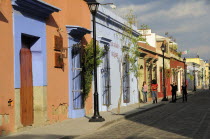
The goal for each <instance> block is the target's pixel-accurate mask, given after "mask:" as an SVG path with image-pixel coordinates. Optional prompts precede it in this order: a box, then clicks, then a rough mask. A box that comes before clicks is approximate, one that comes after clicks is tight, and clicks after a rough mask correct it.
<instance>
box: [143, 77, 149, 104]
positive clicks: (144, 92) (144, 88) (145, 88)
mask: <svg viewBox="0 0 210 139" xmlns="http://www.w3.org/2000/svg"><path fill="white" fill-rule="evenodd" d="M147 88H148V87H147V84H146V82H145V81H144V82H143V85H142V93H143V103H146V102H147Z"/></svg>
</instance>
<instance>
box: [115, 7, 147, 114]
mask: <svg viewBox="0 0 210 139" xmlns="http://www.w3.org/2000/svg"><path fill="white" fill-rule="evenodd" d="M124 19H125V20H126V23H125V25H126V26H124V27H123V28H122V30H123V32H122V34H123V35H120V40H121V43H122V45H123V46H124V47H123V48H122V53H123V54H122V57H121V58H120V59H119V63H120V72H122V64H123V60H122V59H123V57H125V56H126V55H128V57H127V60H128V61H129V63H130V69H129V71H130V73H133V74H134V77H135V78H136V81H137V91H138V95H139V104H140V102H142V99H141V94H140V88H139V77H140V64H139V63H138V58H139V57H140V52H139V45H138V41H145V42H146V39H145V38H142V36H138V37H137V36H134V34H133V25H135V23H136V16H135V15H134V14H133V11H132V10H130V11H129V12H128V13H127V14H126V15H125V18H124ZM145 27H147V26H146V25H145ZM120 75H122V73H121V74H120ZM121 82H122V78H121ZM121 87H122V83H121ZM122 93H123V90H122V88H121V92H120V97H119V101H118V114H119V113H120V106H121V98H122Z"/></svg>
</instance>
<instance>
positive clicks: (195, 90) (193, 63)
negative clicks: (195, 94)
mask: <svg viewBox="0 0 210 139" xmlns="http://www.w3.org/2000/svg"><path fill="white" fill-rule="evenodd" d="M193 72H194V90H193V91H196V85H195V63H193Z"/></svg>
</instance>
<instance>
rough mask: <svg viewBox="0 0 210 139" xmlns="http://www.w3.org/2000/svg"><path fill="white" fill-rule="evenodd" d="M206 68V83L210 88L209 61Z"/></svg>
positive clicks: (206, 86)
mask: <svg viewBox="0 0 210 139" xmlns="http://www.w3.org/2000/svg"><path fill="white" fill-rule="evenodd" d="M205 66H206V67H205V69H206V72H205V81H206V84H205V88H206V89H207V88H209V75H210V74H209V63H206V64H205Z"/></svg>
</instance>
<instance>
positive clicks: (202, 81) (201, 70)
mask: <svg viewBox="0 0 210 139" xmlns="http://www.w3.org/2000/svg"><path fill="white" fill-rule="evenodd" d="M201 71H202V74H201V80H202V82H201V84H202V89H203V88H204V80H203V68H202V69H201Z"/></svg>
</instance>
